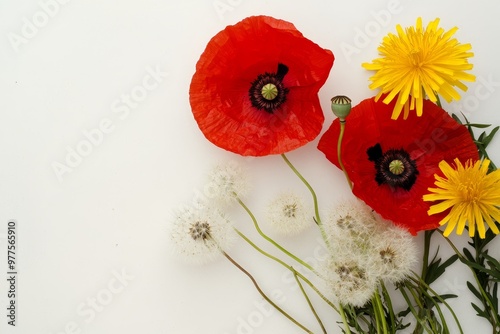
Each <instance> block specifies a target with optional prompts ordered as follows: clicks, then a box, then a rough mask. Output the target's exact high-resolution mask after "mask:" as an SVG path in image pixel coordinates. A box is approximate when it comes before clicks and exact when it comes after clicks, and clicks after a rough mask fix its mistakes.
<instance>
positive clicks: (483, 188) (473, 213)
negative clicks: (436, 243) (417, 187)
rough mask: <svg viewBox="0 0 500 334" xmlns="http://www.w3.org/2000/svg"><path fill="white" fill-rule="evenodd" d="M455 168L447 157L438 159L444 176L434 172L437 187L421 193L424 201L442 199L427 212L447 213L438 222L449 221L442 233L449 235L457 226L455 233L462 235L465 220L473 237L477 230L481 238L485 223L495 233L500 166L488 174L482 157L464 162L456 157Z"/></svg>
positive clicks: (499, 214) (499, 208)
mask: <svg viewBox="0 0 500 334" xmlns="http://www.w3.org/2000/svg"><path fill="white" fill-rule="evenodd" d="M455 165H456V168H455V169H454V168H452V167H451V166H450V165H449V164H448V163H447V162H446V161H441V162H440V163H439V168H440V169H441V172H442V173H443V174H444V177H441V176H439V175H436V174H434V177H435V178H436V182H435V183H434V184H435V185H436V186H437V187H438V188H428V190H429V191H430V192H431V193H432V194H427V195H424V196H423V199H424V201H441V202H440V203H438V204H435V205H432V206H431V207H430V209H429V211H427V213H428V214H429V215H433V214H436V213H441V212H444V211H446V210H448V209H450V211H449V212H448V215H447V216H446V217H445V218H443V219H442V220H441V221H440V222H439V224H440V225H444V224H446V223H448V226H447V227H446V229H445V231H444V235H445V236H448V235H449V234H450V233H451V231H453V230H454V229H455V227H457V234H458V235H461V234H462V232H463V230H464V228H465V224H466V223H468V224H469V235H470V236H471V237H472V236H474V234H475V231H476V225H477V230H478V232H479V236H480V237H481V238H483V239H484V237H485V232H486V231H485V226H484V222H485V221H486V223H487V224H488V226H489V227H490V229H491V230H492V231H493V233H495V234H498V233H499V231H498V228H497V226H496V224H495V222H494V220H496V221H497V222H500V170H495V171H493V172H491V173H489V174H488V166H489V165H490V161H489V160H488V159H485V160H484V161H483V162H482V163H481V161H476V162H475V163H474V164H473V163H472V161H470V160H469V161H467V162H466V163H465V166H463V165H462V164H461V162H460V160H458V159H455Z"/></svg>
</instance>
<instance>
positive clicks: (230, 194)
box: [204, 161, 250, 204]
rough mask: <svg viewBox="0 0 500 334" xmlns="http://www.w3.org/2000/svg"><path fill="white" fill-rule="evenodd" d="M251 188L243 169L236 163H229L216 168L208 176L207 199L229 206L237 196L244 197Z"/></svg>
mask: <svg viewBox="0 0 500 334" xmlns="http://www.w3.org/2000/svg"><path fill="white" fill-rule="evenodd" d="M249 188H250V186H249V181H248V176H247V173H246V171H245V170H244V169H243V167H242V166H241V165H240V164H239V163H237V162H236V161H228V162H223V163H219V164H217V165H215V166H214V168H213V169H212V170H211V171H210V173H209V174H208V184H207V185H206V186H205V189H204V191H205V193H206V194H207V197H209V198H213V199H215V200H219V201H221V202H223V203H225V204H229V203H231V202H233V201H234V200H235V198H236V196H238V197H244V196H245V195H246V194H247V193H248V190H249Z"/></svg>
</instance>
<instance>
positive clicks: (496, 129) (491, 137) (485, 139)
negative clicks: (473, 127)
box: [482, 126, 500, 148]
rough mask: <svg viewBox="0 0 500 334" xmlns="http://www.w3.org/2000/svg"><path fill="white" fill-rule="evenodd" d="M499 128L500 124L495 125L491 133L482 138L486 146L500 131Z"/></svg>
mask: <svg viewBox="0 0 500 334" xmlns="http://www.w3.org/2000/svg"><path fill="white" fill-rule="evenodd" d="M498 129H500V126H497V127H495V128H494V129H493V130H491V132H490V134H489V135H487V136H486V137H484V139H483V140H482V142H483V145H484V147H485V148H486V146H488V144H489V143H490V142H491V140H492V139H493V137H494V136H495V134H496V133H497V132H498Z"/></svg>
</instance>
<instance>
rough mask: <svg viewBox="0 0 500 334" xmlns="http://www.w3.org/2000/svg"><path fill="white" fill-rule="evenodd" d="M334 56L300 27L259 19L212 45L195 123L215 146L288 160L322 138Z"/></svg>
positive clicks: (196, 94) (199, 68)
mask: <svg viewBox="0 0 500 334" xmlns="http://www.w3.org/2000/svg"><path fill="white" fill-rule="evenodd" d="M333 60H334V57H333V54H332V52H331V51H329V50H325V49H322V48H321V47H319V46H318V45H317V44H315V43H313V42H312V41H310V40H308V39H306V38H305V37H304V36H303V35H302V34H301V33H300V32H299V31H298V30H297V29H296V28H295V27H294V26H293V24H291V23H289V22H286V21H282V20H277V19H274V18H272V17H267V16H253V17H249V18H246V19H244V20H243V21H241V22H239V23H237V24H236V25H234V26H228V27H226V28H225V29H224V30H222V31H221V32H219V33H218V34H217V35H215V36H214V37H213V38H212V39H211V40H210V42H209V43H208V45H207V47H206V49H205V51H204V52H203V54H202V55H201V57H200V60H199V61H198V63H197V64H196V73H195V74H194V76H193V79H192V81H191V86H190V89H189V94H190V103H191V108H192V110H193V115H194V118H195V119H196V122H198V126H199V127H200V129H201V131H202V132H203V134H204V135H205V137H206V138H207V139H208V140H210V141H211V142H212V143H214V144H215V145H217V146H219V147H221V148H224V149H226V150H229V151H232V152H235V153H238V154H241V155H252V156H263V155H269V154H281V153H285V152H288V151H291V150H293V149H295V148H298V147H300V146H302V145H304V144H306V143H308V142H309V141H311V140H313V139H314V138H316V136H317V135H318V134H319V132H320V131H321V128H322V125H323V121H324V116H323V111H322V110H321V106H320V103H319V99H318V95H317V94H318V91H319V89H320V88H321V86H322V85H323V84H324V83H325V81H326V79H327V77H328V75H329V73H330V69H331V67H332V65H333Z"/></svg>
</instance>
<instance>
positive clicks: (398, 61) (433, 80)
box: [362, 17, 476, 119]
mask: <svg viewBox="0 0 500 334" xmlns="http://www.w3.org/2000/svg"><path fill="white" fill-rule="evenodd" d="M438 24H439V19H438V18H437V19H435V20H434V21H432V22H431V23H429V25H428V26H427V27H426V28H424V27H422V18H420V17H419V18H418V19H417V25H416V26H415V27H413V26H412V27H409V28H406V29H405V30H403V28H401V26H400V25H397V27H396V30H397V36H396V35H394V34H392V33H390V34H388V35H387V36H385V37H384V39H383V41H382V44H381V45H380V46H379V48H378V51H379V54H380V56H381V57H380V58H377V59H375V60H373V62H372V63H364V64H363V65H362V66H363V67H364V68H365V69H367V70H372V71H376V73H375V74H374V75H373V76H372V77H371V78H370V80H371V81H372V83H371V84H370V86H369V87H370V89H377V88H380V89H381V90H380V92H379V93H378V95H377V99H379V98H380V97H381V96H382V95H384V94H387V96H386V97H385V98H384V103H386V104H389V103H390V102H391V101H392V100H393V99H394V98H395V97H396V96H397V103H396V105H395V107H394V111H393V113H392V119H397V118H398V117H399V115H400V114H401V111H402V110H403V108H404V119H406V118H407V117H408V115H409V111H410V110H415V109H416V113H417V115H418V116H421V115H422V105H423V99H424V98H425V97H426V96H427V98H429V99H430V100H431V101H432V102H434V103H436V102H437V101H438V98H437V95H440V96H442V97H443V98H444V99H445V100H446V101H447V102H451V101H452V100H459V99H460V95H459V94H458V92H457V91H456V90H455V87H458V88H460V89H461V90H463V91H466V90H467V86H465V85H464V84H463V83H462V82H461V81H470V82H472V81H474V80H475V79H476V77H475V76H474V75H472V74H468V73H466V72H465V71H467V70H471V69H472V64H469V63H468V60H467V58H469V57H472V56H474V54H473V53H472V52H469V50H470V49H471V45H470V44H460V43H459V42H458V41H457V40H456V39H455V38H451V37H452V36H453V34H455V32H456V31H457V29H458V28H457V27H454V28H452V29H450V30H448V31H447V32H445V31H444V29H443V28H438Z"/></svg>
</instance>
